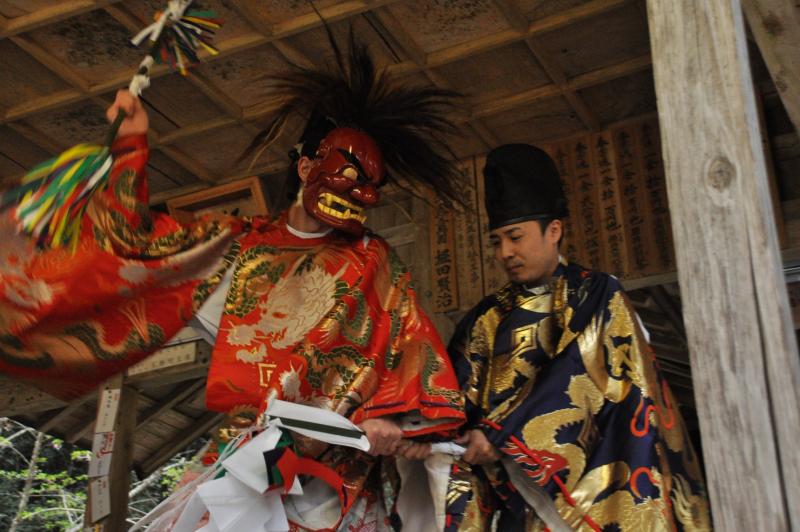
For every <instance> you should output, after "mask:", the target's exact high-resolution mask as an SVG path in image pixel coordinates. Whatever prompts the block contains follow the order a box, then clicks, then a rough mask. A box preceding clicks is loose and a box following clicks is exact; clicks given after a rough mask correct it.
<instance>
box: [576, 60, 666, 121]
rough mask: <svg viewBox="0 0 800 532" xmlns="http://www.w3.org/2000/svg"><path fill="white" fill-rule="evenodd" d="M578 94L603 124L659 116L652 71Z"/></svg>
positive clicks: (589, 88)
mask: <svg viewBox="0 0 800 532" xmlns="http://www.w3.org/2000/svg"><path fill="white" fill-rule="evenodd" d="M578 94H580V96H581V97H582V98H583V100H584V101H585V102H586V105H587V106H588V107H589V108H590V109H591V110H592V111H593V112H594V114H595V116H596V117H597V119H598V120H599V122H600V123H601V124H612V123H614V122H619V121H622V120H625V119H629V118H634V117H637V116H641V115H645V114H648V113H652V112H655V110H656V93H655V87H654V85H653V73H652V71H650V70H645V71H643V72H638V73H636V74H633V75H631V76H626V77H624V78H620V79H615V80H611V81H609V82H606V83H602V84H600V85H595V86H592V87H588V88H586V89H583V90H581V91H578Z"/></svg>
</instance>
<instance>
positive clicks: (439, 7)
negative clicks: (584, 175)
mask: <svg viewBox="0 0 800 532" xmlns="http://www.w3.org/2000/svg"><path fill="white" fill-rule="evenodd" d="M162 4H163V1H162V0H141V1H139V0H128V1H125V2H123V1H121V0H94V1H92V0H0V188H2V187H3V186H4V185H9V184H11V183H13V182H14V180H15V179H16V178H18V177H19V176H21V175H22V174H23V173H24V172H25V170H26V169H28V168H30V167H32V166H34V165H35V164H37V163H38V162H41V161H42V160H44V159H46V158H48V157H50V156H53V155H55V154H57V153H59V152H61V151H63V150H64V149H66V148H67V147H69V146H71V145H74V144H76V143H79V142H99V141H101V139H102V137H103V136H104V134H105V131H106V129H107V124H106V120H105V117H104V111H105V108H106V107H107V106H108V105H109V104H110V102H111V101H112V100H113V97H114V93H115V92H116V90H117V89H119V88H123V87H126V86H127V84H128V83H129V81H130V78H131V76H132V74H133V72H134V71H135V70H136V66H137V65H138V63H139V61H140V59H141V57H142V55H143V52H142V51H141V50H138V49H136V48H134V47H133V46H132V45H130V44H129V39H130V37H131V36H132V35H133V34H135V33H136V32H138V31H139V30H140V29H141V28H142V27H144V26H145V25H147V24H148V23H149V22H150V21H151V20H152V14H153V12H154V11H156V10H157V9H159V8H160V7H161V6H162ZM200 5H201V6H202V7H205V8H210V9H213V10H215V11H216V12H217V13H218V15H219V16H220V17H221V18H222V19H224V20H225V21H226V24H225V26H224V27H223V28H222V30H220V32H219V33H218V35H217V38H216V40H215V44H216V46H217V47H218V48H219V49H220V54H219V55H218V56H213V57H211V56H208V55H207V54H203V56H202V57H203V62H202V64H201V65H199V66H198V67H197V68H195V69H193V70H192V71H191V72H190V75H189V76H186V77H183V76H181V75H179V74H177V73H175V72H172V71H170V69H169V68H167V67H165V66H163V65H162V66H158V67H156V68H155V69H154V71H153V76H152V78H153V79H152V85H151V87H150V88H149V89H147V91H146V92H145V93H144V101H145V103H146V106H147V108H148V110H149V115H150V120H151V126H152V130H151V133H150V143H151V146H152V148H153V151H152V153H151V159H150V163H149V181H150V190H151V194H152V200H153V201H152V202H153V203H155V204H159V203H162V202H164V201H165V200H167V199H169V198H172V197H176V196H179V195H181V194H185V193H188V192H192V191H196V190H199V189H203V188H208V187H209V186H211V185H213V184H219V183H223V182H226V181H231V180H234V179H238V178H241V177H244V176H247V175H253V174H257V175H262V176H265V177H266V178H265V179H264V180H263V181H264V182H265V184H266V185H267V189H268V191H270V187H271V186H274V190H277V189H278V188H279V186H280V181H281V179H280V178H276V179H271V178H270V176H278V175H280V174H282V173H283V171H284V169H285V167H286V164H287V157H286V152H287V149H288V147H289V146H290V145H292V144H293V143H294V142H295V140H296V137H297V136H298V134H299V131H298V129H299V127H300V124H299V123H294V124H291V127H290V128H289V130H288V131H287V134H286V135H285V136H284V138H283V139H281V141H280V142H279V143H277V144H276V145H275V146H273V147H272V148H270V149H269V150H268V151H267V153H265V154H264V156H263V157H262V158H261V159H260V160H259V161H258V162H257V163H256V164H255V166H254V167H253V168H251V169H248V168H247V163H246V162H245V163H242V164H237V163H236V160H237V158H238V156H239V154H240V153H241V151H242V149H243V148H244V147H245V146H246V145H247V144H248V143H249V141H250V139H251V138H252V137H253V135H255V134H256V132H257V131H259V129H260V128H261V127H263V125H264V120H265V118H266V117H267V116H268V115H269V113H270V112H271V110H272V109H274V103H273V101H272V100H271V98H270V94H269V90H268V83H269V77H270V74H271V73H274V72H276V71H279V70H282V69H284V68H285V67H286V66H287V64H288V63H287V61H292V62H294V63H298V64H306V65H307V64H322V63H324V62H326V61H330V60H331V51H330V49H329V47H328V45H327V41H326V37H325V33H324V31H323V29H322V24H321V21H320V18H319V16H318V15H317V14H316V13H315V12H314V11H313V9H312V7H311V4H310V3H309V1H308V0H204V1H202V2H200ZM314 5H315V6H316V7H317V8H318V9H319V11H320V13H321V14H322V16H323V17H324V19H325V20H326V21H328V22H329V23H330V24H331V26H332V28H333V30H334V32H335V33H336V34H337V35H338V36H340V37H343V36H344V35H346V32H347V31H348V29H349V28H350V27H352V28H353V29H354V31H355V33H356V35H357V36H358V37H359V38H360V39H361V40H363V41H366V42H367V43H368V44H369V46H370V48H371V50H372V51H373V52H374V54H375V55H376V56H377V57H378V59H379V61H380V62H381V63H382V64H383V65H385V66H386V67H387V68H388V69H389V71H390V72H391V73H393V74H394V75H397V76H399V77H402V78H405V79H407V80H408V82H410V83H417V84H433V85H436V86H439V87H446V88H451V89H456V90H459V91H462V92H464V93H465V94H466V95H467V97H468V98H467V102H466V104H465V106H464V109H463V110H462V111H461V112H460V113H459V115H458V116H456V117H455V118H456V119H457V120H458V122H459V123H460V124H462V125H463V128H462V135H460V136H459V137H457V138H454V139H452V142H453V146H454V148H455V151H456V153H457V155H458V156H459V157H464V158H466V157H469V156H473V155H481V154H484V153H485V152H486V151H487V150H488V149H489V148H490V147H493V146H496V145H498V144H501V143H505V142H539V143H542V142H546V141H553V140H557V139H560V138H565V137H569V136H572V135H575V134H579V133H585V132H587V131H592V132H596V131H599V130H602V129H604V128H607V127H608V126H610V125H614V124H619V123H622V122H626V121H628V120H633V119H638V118H640V117H642V116H646V115H653V114H654V113H655V111H656V99H655V93H654V88H653V79H652V69H651V57H650V51H649V38H648V30H647V17H646V12H645V2H644V0H346V1H334V0H315V4H314ZM757 70H758V69H757ZM762 71H763V72H762V75H761V76H760V77H761V80H762V82H761V83H762V86H761V87H760V88H761V92H762V94H766V95H767V96H766V97H767V98H768V99H769V98H770V96H769V95H770V94H772V95H774V94H775V92H774V87H771V84H770V83H769V82H768V81H766V82H764V81H763V80H764V79H765V78H766V79H767V80H768V76H766V75H765V70H764V69H762ZM765 84H766V85H767V90H765V89H764V85H765ZM776 100H777V97H774V96H773V97H771V100H769V101H773V102H774V101H776ZM776 107H779V103H778V104H775V105H772V108H776ZM770 108H771V107H770V106H769V105H768V106H767V110H768V111H769V109H770ZM767 119H768V121H769V119H770V116H769V113H768V116H767ZM786 135H790V136H791V139H790V141H791V142H790V143H789V144H791V146H795V145H796V144H797V142H796V134H795V133H794V132H791V133H786ZM787 142H788V141H787ZM792 143H793V144H792ZM784 144H786V143H784ZM792 154H795V152H794V151H793V152H792ZM795 155H796V154H795ZM795 155H792V156H791V157H783V158H778V160H777V161H776V164H777V165H778V166H779V168H778V170H779V172H780V171H781V169H782V168H783V167H784V166H785V167H787V168H789V169H790V170H791V168H794V167H793V166H786V164H789V163H783V162H782V160H788V161H790V162H791V161H794V160H795V159H794V158H792V157H795ZM798 160H800V159H798ZM782 164H783V165H784V166H781V165H782ZM792 164H793V163H792ZM787 173H788V171H787ZM784 181H786V182H787V183H788V182H789V181H788V180H784ZM795 181H796V180H795ZM795 181H791V182H792V183H794V182H795ZM782 186H784V185H782ZM797 189H798V191H800V187H797ZM792 190H794V189H792ZM795 195H796V196H798V199H797V201H800V192H797V194H794V193H792V194H790V195H788V196H787V197H785V198H784V200H787V199H795ZM389 208H394V207H389ZM403 212H405V211H403ZM406 218H408V217H406ZM375 219H380V217H379V216H376V217H375ZM387 220H388V219H387ZM391 220H394V221H392V222H391V223H389V222H387V224H386V226H385V227H383V226H381V227H374V228H375V229H376V230H378V231H380V232H382V233H384V234H387V236H388V235H389V234H390V233H391V232H392V229H393V228H394V229H398V227H397V224H396V223H395V222H396V220H395V218H391ZM404 223H405V225H404V226H403V227H402V228H401V229H403V230H402V231H401V232H402V233H403V235H406V236H408V234H409V231H410V229H408V227H410V226H411V225H414V223H415V222H414V220H411V219H408V220H405V222H404ZM415 231H418V232H419V231H427V229H426V228H417V229H415ZM395 232H397V231H395ZM391 234H393V233H391ZM390 241H391V239H390ZM393 244H395V245H396V246H399V247H403V246H406V247H408V250H407V252H408V254H409V259H408V260H409V263H410V264H411V266H412V269H413V268H414V264H413V259H412V257H413V256H414V255H415V254H416V255H418V254H419V253H418V249H417V248H415V247H414V246H415V243H414V241H413V235H412V237H411V240H408V241H407V242H406V241H405V240H404V241H403V242H402V243H401V242H393ZM400 251H403V250H402V249H401V250H400ZM424 275H425V273H424V272H415V277H416V278H418V279H419V278H421V277H422V278H424ZM674 281H675V276H674V274H671V275H670V276H667V277H665V279H664V280H663V282H664V283H665V284H663V285H661V286H650V287H645V288H641V287H637V286H631V287H630V288H638V289H636V290H633V291H632V292H631V298H632V300H633V302H634V304H635V306H636V308H637V310H638V312H639V314H640V315H641V317H642V318H643V320H644V321H645V323H646V325H647V327H648V329H649V330H650V332H651V336H652V339H653V344H654V346H655V347H656V349H657V353H658V357H659V361H660V364H661V367H662V369H663V370H664V371H665V373H666V374H667V376H668V379H669V381H670V383H671V384H672V386H673V389H674V390H675V392H676V394H677V396H678V400H679V402H680V403H682V404H683V405H689V406H691V405H692V402H693V400H692V393H691V376H690V371H689V361H688V360H689V358H688V351H687V348H686V337H685V332H684V330H683V323H682V320H681V313H680V295H679V293H678V288H677V283H675V282H674ZM423 287H424V283H423ZM421 293H423V294H424V290H421ZM446 318H447V319H448V320H451V321H452V320H456V319H457V318H458V316H457V315H455V314H454V315H452V316H447V317H446ZM450 325H452V323H451V324H450ZM207 365H208V353H207V352H206V351H204V352H202V353H199V354H198V356H197V359H196V361H195V362H194V363H193V364H192V367H191V369H190V370H187V369H186V368H183V372H182V373H180V372H179V373H175V374H168V375H165V376H161V377H160V378H158V379H152V380H148V379H144V380H140V381H139V382H135V381H133V382H132V384H131V385H132V386H135V387H136V388H137V389H139V391H140V394H141V395H140V405H139V412H138V419H139V421H138V427H137V441H136V447H135V451H134V454H135V457H134V460H135V463H136V467H137V468H138V469H139V470H140V471H141V472H142V473H143V474H147V473H149V472H150V471H152V470H154V469H155V468H157V467H158V466H159V465H161V463H163V462H164V461H165V460H167V459H168V458H169V457H170V456H172V454H174V452H175V451H177V450H179V449H181V448H182V447H184V446H185V445H187V444H188V443H189V442H190V441H191V440H192V439H194V438H196V437H198V436H201V435H202V434H204V433H206V432H208V430H210V428H211V427H212V426H213V425H214V424H215V423H216V422H217V421H218V420H219V417H218V415H217V414H213V413H208V412H205V411H204V408H203V403H204V400H203V397H204V395H203V382H204V380H205V371H206V369H207ZM0 390H2V391H4V392H5V393H4V394H3V396H4V397H5V398H6V400H5V402H2V401H0V414H3V415H8V414H12V415H16V416H17V417H18V418H19V419H21V420H22V421H24V422H26V423H28V424H29V425H31V426H34V427H37V428H40V429H42V430H47V431H51V432H53V433H55V434H58V435H61V436H62V437H64V438H65V439H67V440H69V441H74V442H78V443H80V444H82V445H85V446H90V445H91V427H92V423H93V421H94V415H95V397H96V396H95V397H88V398H86V399H85V400H84V401H82V402H77V403H73V404H70V405H65V404H64V403H61V402H58V401H57V400H55V399H53V398H52V397H49V396H46V395H45V394H42V393H41V392H35V391H31V390H30V389H24V388H22V387H20V386H19V385H16V384H10V383H5V382H0ZM37 394H38V395H37ZM14 400H16V403H15V404H12V403H14ZM20 405H22V406H20ZM25 405H27V406H25ZM687 417H688V418H689V421H690V424H692V425H695V426H696V418H695V417H694V416H692V415H689V416H687ZM138 435H141V436H138Z"/></svg>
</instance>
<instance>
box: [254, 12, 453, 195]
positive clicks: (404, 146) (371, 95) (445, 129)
mask: <svg viewBox="0 0 800 532" xmlns="http://www.w3.org/2000/svg"><path fill="white" fill-rule="evenodd" d="M325 29H326V30H327V32H328V38H329V41H330V44H331V47H332V48H333V51H334V56H335V59H336V63H335V65H329V67H328V68H327V69H317V68H307V67H302V66H298V65H292V66H291V69H290V70H289V71H287V72H284V73H282V74H278V75H276V76H272V77H271V89H272V96H274V97H275V98H276V99H277V100H278V101H279V102H280V103H279V104H278V107H277V109H276V110H275V111H274V113H273V114H272V116H271V118H270V123H269V125H268V126H267V127H266V128H265V129H264V130H263V131H261V132H260V133H259V134H258V135H257V136H256V137H255V138H254V139H253V141H252V142H251V144H250V146H249V147H248V148H247V149H246V150H245V155H244V156H243V157H246V156H248V155H250V154H252V153H253V152H256V151H260V150H261V149H262V148H264V147H266V146H269V145H270V144H271V143H272V142H274V141H275V140H276V138H277V137H278V136H279V135H280V133H281V131H282V129H283V126H284V125H285V124H286V122H287V120H288V119H289V117H291V116H292V115H294V114H295V113H297V114H300V115H304V116H309V117H310V118H309V121H308V122H307V125H306V128H305V130H304V132H303V136H302V138H301V139H300V142H299V143H298V144H297V146H296V147H295V149H293V150H292V152H290V157H292V159H293V161H292V164H291V167H290V170H289V178H290V180H291V179H292V177H294V180H297V173H296V164H295V163H296V161H297V159H299V158H300V157H301V156H303V155H305V156H309V157H313V156H314V154H315V153H316V149H317V147H318V146H319V143H320V141H321V140H322V139H323V138H324V137H325V135H327V133H328V132H330V131H331V130H332V129H334V128H336V127H351V128H354V129H358V130H361V131H363V132H364V133H366V134H367V135H369V136H370V137H372V139H373V140H374V141H375V142H376V143H377V144H378V147H379V148H380V150H381V153H382V154H383V158H384V162H385V164H386V167H387V176H386V180H387V182H392V183H395V184H396V185H397V186H398V187H400V188H402V189H405V190H408V191H409V192H411V193H412V194H415V195H417V196H422V195H424V194H423V192H422V188H424V187H425V186H430V187H431V188H432V189H433V190H434V191H435V192H436V194H437V195H438V196H439V199H440V200H441V201H443V202H444V203H445V204H446V205H454V204H459V205H461V204H463V200H462V198H461V194H459V189H462V188H463V185H460V184H459V180H460V176H459V173H458V170H457V169H456V167H455V155H454V154H453V151H452V150H451V148H450V147H449V146H448V144H447V142H446V137H447V136H448V135H454V134H456V133H457V132H458V128H457V127H456V125H455V124H454V123H453V122H452V119H451V116H452V114H453V112H455V111H456V109H457V107H458V106H457V102H458V101H459V99H460V95H459V94H458V93H456V92H454V91H450V90H446V89H440V88H436V87H429V86H428V87H412V86H404V85H402V84H398V83H397V82H396V81H395V80H393V79H391V77H390V76H389V75H388V74H387V73H386V71H385V70H378V69H376V67H375V62H374V60H373V58H372V56H371V55H370V53H369V51H368V49H367V47H366V46H365V45H363V44H361V43H359V42H358V41H357V40H356V39H355V36H354V35H353V31H352V28H351V30H350V34H349V42H348V49H347V53H343V52H342V50H341V49H340V48H339V46H338V44H337V43H336V40H335V39H334V37H333V35H332V34H331V31H330V29H329V28H328V27H327V25H325ZM298 186H299V184H295V185H294V187H293V190H292V186H291V184H290V186H289V188H290V190H289V191H288V193H289V194H290V195H292V194H296V193H297V187H298Z"/></svg>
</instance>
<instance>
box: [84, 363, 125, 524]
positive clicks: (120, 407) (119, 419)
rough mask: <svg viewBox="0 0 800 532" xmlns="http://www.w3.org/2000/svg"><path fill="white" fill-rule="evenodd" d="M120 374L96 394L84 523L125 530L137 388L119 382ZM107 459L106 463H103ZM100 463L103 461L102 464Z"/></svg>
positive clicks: (120, 379) (121, 380) (120, 380)
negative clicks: (96, 404) (96, 405)
mask: <svg viewBox="0 0 800 532" xmlns="http://www.w3.org/2000/svg"><path fill="white" fill-rule="evenodd" d="M122 382H123V379H122V375H119V376H117V377H113V378H112V379H110V380H109V381H108V382H107V383H106V384H105V385H104V386H103V387H102V388H101V389H100V393H99V394H98V401H97V403H98V407H97V420H96V422H95V443H94V445H93V448H92V464H91V465H90V467H89V477H90V478H89V496H88V497H87V502H86V512H85V516H84V524H85V526H86V528H87V530H88V529H91V530H98V531H105V532H116V531H118V530H127V528H128V527H127V526H126V524H125V519H126V517H127V515H128V490H129V488H130V475H131V461H132V458H133V433H134V430H135V427H136V400H137V392H136V390H135V389H134V388H131V387H128V386H124V385H123V384H122ZM104 460H107V461H108V463H107V464H102V462H103V461H104ZM101 464H102V465H101Z"/></svg>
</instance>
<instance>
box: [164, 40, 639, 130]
mask: <svg viewBox="0 0 800 532" xmlns="http://www.w3.org/2000/svg"><path fill="white" fill-rule="evenodd" d="M650 64H651V59H650V55H649V54H647V55H643V56H639V57H635V58H633V59H629V60H626V61H623V62H622V63H618V64H615V65H610V66H607V67H603V68H600V69H597V70H593V71H591V72H587V73H585V74H581V75H580V76H576V77H574V78H572V79H570V80H568V81H567V82H566V84H564V85H562V86H559V85H556V84H555V83H551V84H549V85H544V86H542V87H537V88H535V89H530V90H526V91H523V92H520V93H517V94H513V95H511V96H508V97H505V98H503V99H502V100H501V101H487V102H477V103H476V104H475V105H473V106H472V109H473V111H472V113H471V114H470V115H469V116H467V117H466V118H465V117H461V116H459V117H455V119H456V121H459V122H473V121H474V120H477V119H480V118H485V117H488V116H491V115H495V114H498V113H501V112H505V111H510V110H513V109H517V108H520V107H524V106H527V105H530V104H532V103H534V102H537V101H541V100H545V99H548V98H553V97H556V96H562V95H564V94H566V93H569V92H574V91H576V90H578V89H584V88H587V87H591V86H593V85H599V84H601V83H605V82H607V81H611V80H614V79H618V78H621V77H625V76H628V75H631V74H635V73H636V72H640V71H642V70H646V69H648V68H649V67H650ZM275 108H276V103H275V102H264V103H261V104H256V105H253V106H250V107H246V108H244V110H243V115H244V120H246V121H248V120H257V119H259V118H262V117H264V116H267V115H269V114H270V113H272V112H273V111H274V110H275ZM236 123H237V121H236V120H235V119H232V118H225V117H223V118H215V119H213V120H209V121H208V122H201V123H197V124H192V125H190V126H186V127H183V128H179V129H176V130H175V131H172V132H170V133H168V134H166V135H164V136H163V137H161V138H159V140H158V143H157V144H156V145H158V146H162V145H164V144H172V143H175V142H178V141H182V140H186V139H188V138H191V137H193V136H195V135H198V134H201V133H208V132H210V131H214V130H217V129H220V128H222V127H228V126H231V125H235V124H236Z"/></svg>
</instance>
